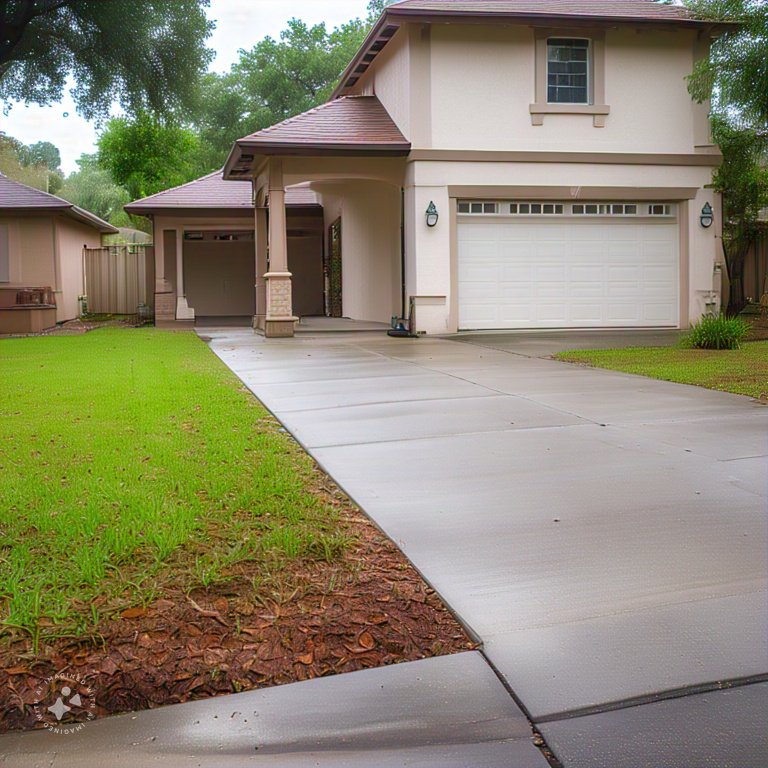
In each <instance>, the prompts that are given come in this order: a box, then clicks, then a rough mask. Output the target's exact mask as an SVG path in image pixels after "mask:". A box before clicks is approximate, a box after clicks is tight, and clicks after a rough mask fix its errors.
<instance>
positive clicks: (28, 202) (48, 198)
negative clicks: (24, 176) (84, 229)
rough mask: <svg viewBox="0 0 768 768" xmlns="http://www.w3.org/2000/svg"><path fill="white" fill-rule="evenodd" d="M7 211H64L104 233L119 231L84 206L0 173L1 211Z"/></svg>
mask: <svg viewBox="0 0 768 768" xmlns="http://www.w3.org/2000/svg"><path fill="white" fill-rule="evenodd" d="M6 211H26V212H29V211H39V212H41V213H43V212H52V213H62V214H64V215H65V216H67V217H68V218H71V219H75V220H76V221H79V222H80V223H81V224H86V225H87V226H89V227H93V229H96V230H98V231H99V232H102V233H104V234H112V235H113V234H116V233H117V231H118V230H117V228H116V227H113V226H112V225H111V224H109V223H107V222H106V221H104V219H100V218H99V217H98V216H96V215H95V214H93V213H91V212H90V211H86V210H85V209H84V208H80V207H79V206H77V205H73V204H72V203H69V202H67V201H66V200H64V199H62V198H60V197H56V195H51V194H49V193H48V192H43V191H42V190H40V189H35V188H34V187H28V186H27V185H26V184H22V183H21V182H19V181H13V179H9V178H8V177H7V176H5V175H4V174H2V173H0V213H5V212H6Z"/></svg>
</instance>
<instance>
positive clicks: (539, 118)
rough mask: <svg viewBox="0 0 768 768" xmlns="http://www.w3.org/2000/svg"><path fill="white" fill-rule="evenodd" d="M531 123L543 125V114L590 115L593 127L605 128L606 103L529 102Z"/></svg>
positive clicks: (607, 107) (609, 109)
mask: <svg viewBox="0 0 768 768" xmlns="http://www.w3.org/2000/svg"><path fill="white" fill-rule="evenodd" d="M530 112H531V125H544V115H592V118H593V124H594V126H595V128H605V118H606V117H607V116H608V115H609V114H610V112H611V108H610V107H609V106H608V105H607V104H531V106H530Z"/></svg>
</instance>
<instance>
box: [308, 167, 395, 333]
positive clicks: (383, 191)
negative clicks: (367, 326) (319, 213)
mask: <svg viewBox="0 0 768 768" xmlns="http://www.w3.org/2000/svg"><path fill="white" fill-rule="evenodd" d="M312 188H313V189H315V190H316V191H317V192H319V193H320V194H321V198H322V204H323V208H324V211H325V222H326V230H327V227H328V226H329V225H330V224H331V223H332V222H333V221H335V220H336V219H337V218H338V217H339V216H341V253H342V257H341V259H342V307H343V314H344V316H345V317H351V318H354V319H355V320H373V321H378V322H389V320H390V318H391V317H392V315H395V314H399V312H400V293H401V288H400V190H399V189H398V188H397V187H394V186H389V185H385V184H380V183H376V182H365V181H351V182H346V183H333V184H323V183H317V184H313V185H312Z"/></svg>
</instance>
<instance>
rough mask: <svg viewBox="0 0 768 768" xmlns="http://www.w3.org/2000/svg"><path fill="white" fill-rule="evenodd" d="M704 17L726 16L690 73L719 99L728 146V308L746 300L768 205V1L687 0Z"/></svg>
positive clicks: (716, 116) (721, 181) (719, 135)
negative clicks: (750, 260)
mask: <svg viewBox="0 0 768 768" xmlns="http://www.w3.org/2000/svg"><path fill="white" fill-rule="evenodd" d="M686 5H687V6H688V8H689V9H690V10H691V11H692V12H693V13H694V14H695V15H696V16H698V17H699V18H702V19H707V20H710V21H713V22H727V23H728V25H727V26H725V27H724V28H723V30H722V31H721V34H720V36H719V37H718V39H717V40H716V41H715V42H714V43H713V45H712V48H711V51H710V56H709V58H708V59H705V60H703V61H700V62H699V63H698V64H697V65H696V67H695V68H694V71H693V74H692V75H691V77H690V78H689V81H688V90H689V91H690V93H691V95H692V96H693V98H694V99H695V100H696V101H698V102H703V101H706V100H710V101H711V103H712V115H711V119H712V135H713V139H714V141H715V142H716V143H717V144H718V145H719V146H720V150H721V151H722V153H723V163H722V165H721V166H720V168H718V169H717V171H716V172H715V175H714V185H715V188H716V189H717V190H718V191H719V192H720V193H721V194H722V196H723V249H724V251H725V261H726V267H727V269H728V278H729V280H730V284H731V288H730V296H729V303H728V305H729V309H730V310H731V311H734V312H737V311H739V310H740V309H741V308H742V307H743V306H744V303H745V296H744V286H743V273H744V262H745V259H746V256H747V253H748V252H749V249H750V246H751V245H752V243H753V242H754V240H755V237H756V236H757V232H758V229H757V217H758V213H759V211H760V209H761V208H764V207H766V206H768V3H766V2H765V1H764V0H687V3H686Z"/></svg>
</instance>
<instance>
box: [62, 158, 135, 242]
mask: <svg viewBox="0 0 768 768" xmlns="http://www.w3.org/2000/svg"><path fill="white" fill-rule="evenodd" d="M77 164H78V165H79V166H80V170H78V171H75V172H74V173H71V174H70V175H69V176H68V177H67V179H66V181H65V182H64V186H63V188H62V190H61V192H60V193H59V195H60V197H63V198H64V199H65V200H68V201H69V202H70V203H74V204H75V205H79V206H80V207H81V208H85V210H87V211H90V212H91V213H95V214H96V215H97V216H99V217H100V218H102V219H104V220H105V221H108V222H109V223H110V224H113V225H114V226H117V227H132V226H134V223H133V222H132V221H131V217H129V216H128V214H127V213H126V212H125V211H124V210H123V206H124V205H125V204H126V203H128V202H130V199H131V198H130V195H129V194H128V190H127V189H125V187H121V186H120V185H119V184H115V182H114V181H112V177H111V176H110V174H109V171H107V170H106V169H104V168H102V167H101V166H100V165H99V163H98V159H97V157H96V155H81V156H80V159H79V160H78V161H77Z"/></svg>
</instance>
